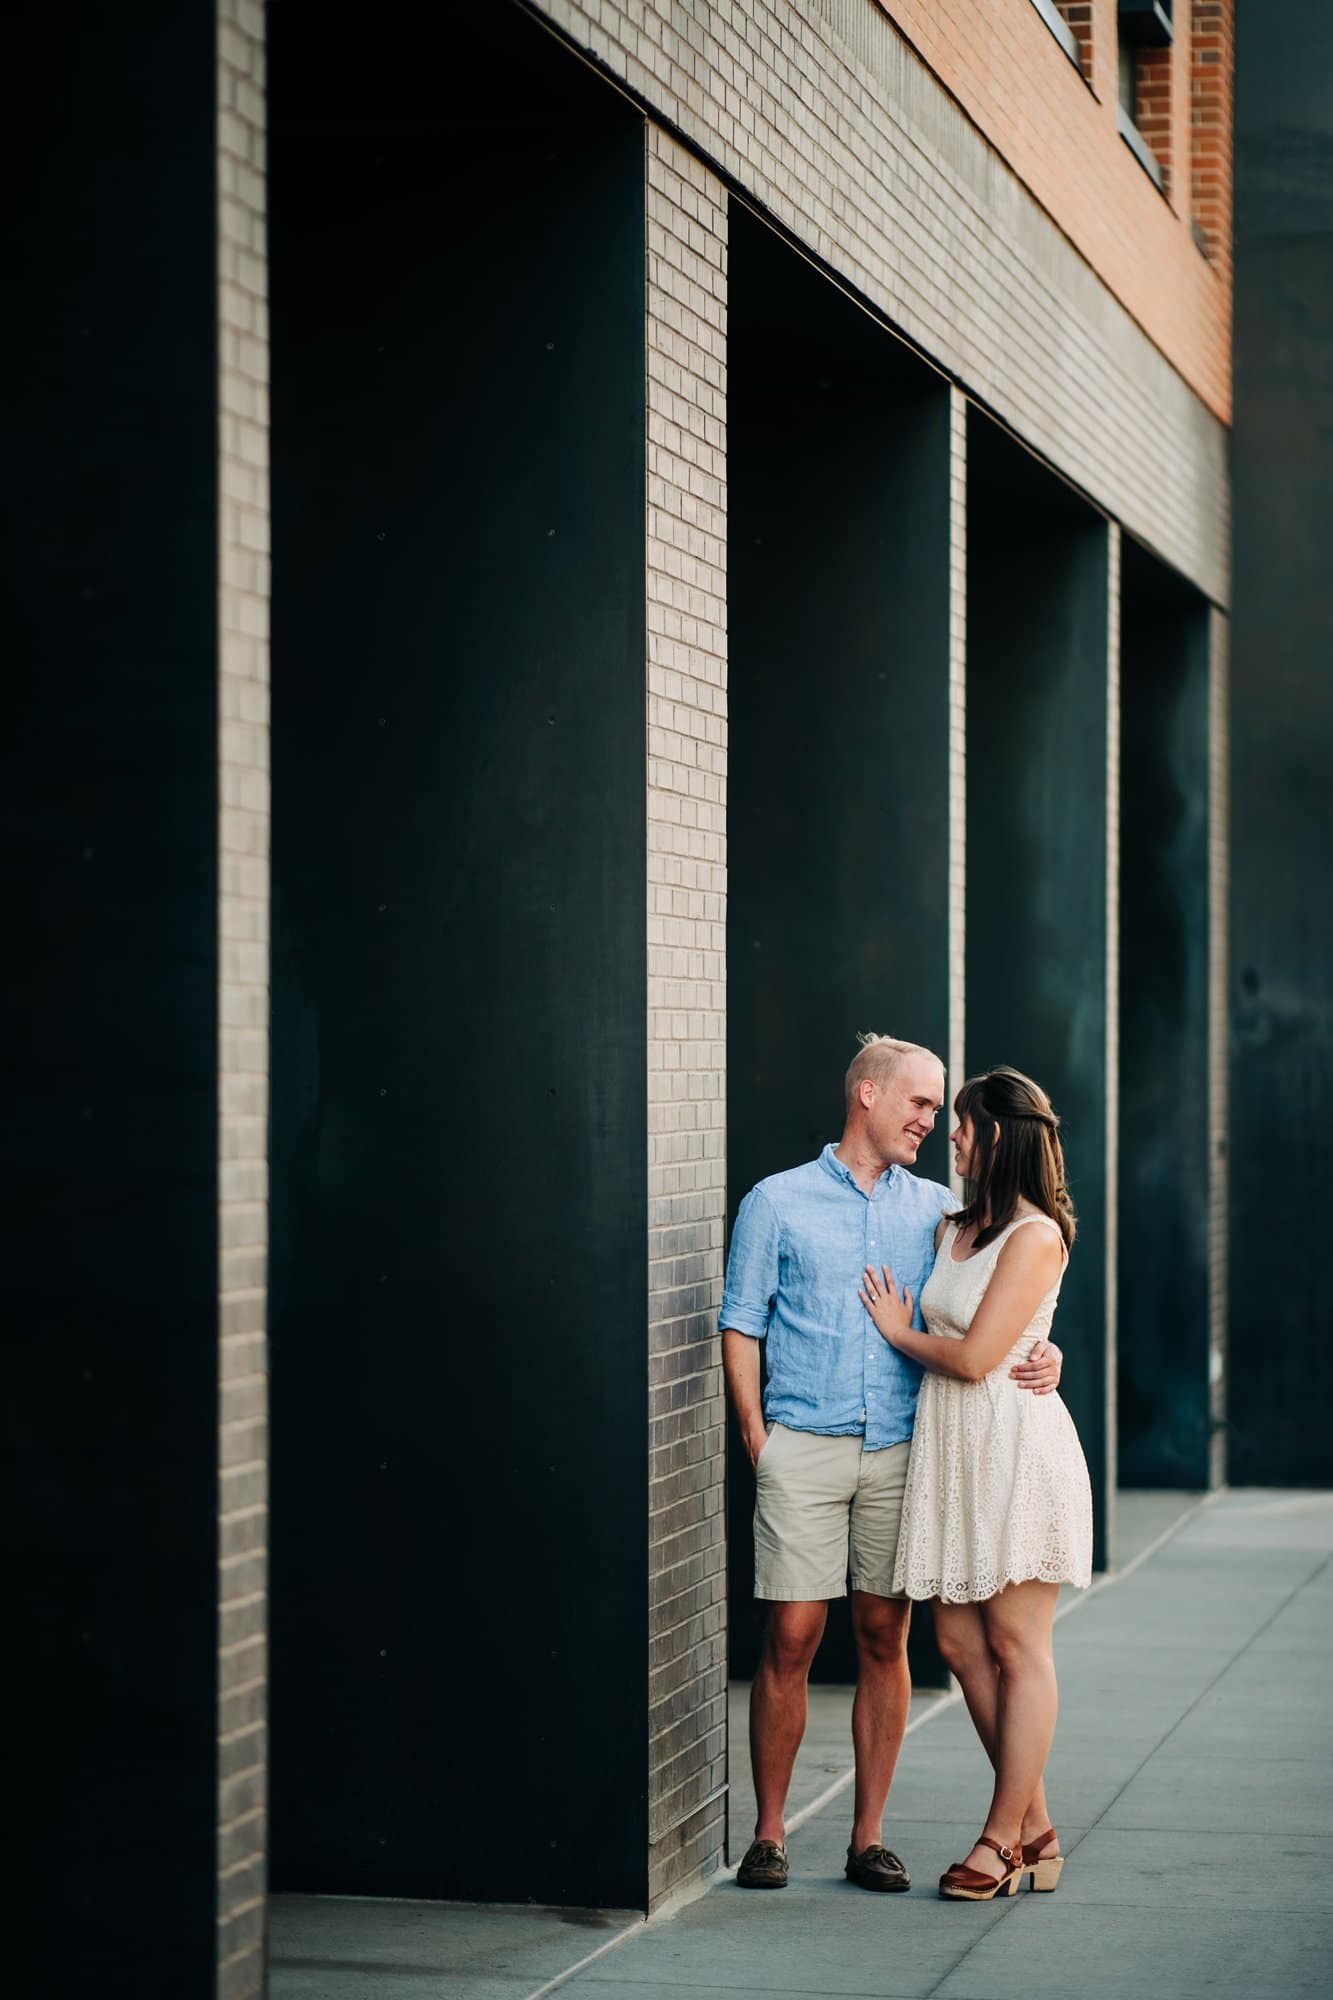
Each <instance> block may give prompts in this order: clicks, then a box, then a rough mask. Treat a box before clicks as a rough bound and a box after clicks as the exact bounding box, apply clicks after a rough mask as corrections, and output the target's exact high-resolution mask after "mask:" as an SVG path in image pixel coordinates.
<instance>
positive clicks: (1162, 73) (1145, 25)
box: [1116, 0, 1175, 194]
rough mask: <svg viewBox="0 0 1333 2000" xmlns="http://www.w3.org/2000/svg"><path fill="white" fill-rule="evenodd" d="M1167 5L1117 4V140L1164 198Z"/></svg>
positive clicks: (1150, 0)
mask: <svg viewBox="0 0 1333 2000" xmlns="http://www.w3.org/2000/svg"><path fill="white" fill-rule="evenodd" d="M1171 7H1172V0H1117V8H1116V23H1117V27H1118V29H1119V45H1118V49H1117V66H1118V88H1117V98H1118V117H1117V123H1118V125H1119V128H1120V136H1121V138H1122V139H1123V140H1124V141H1125V143H1126V145H1127V146H1128V147H1129V149H1130V151H1131V152H1132V153H1133V154H1134V157H1135V158H1136V159H1137V160H1138V162H1139V165H1140V166H1141V167H1142V168H1143V169H1144V171H1145V173H1147V174H1148V175H1149V177H1150V178H1151V179H1152V180H1153V181H1154V182H1155V183H1156V185H1157V186H1158V187H1159V188H1160V189H1161V190H1162V192H1163V194H1169V193H1170V180H1171V45H1172V42H1173V40H1174V38H1175V30H1174V27H1173V25H1172V19H1171Z"/></svg>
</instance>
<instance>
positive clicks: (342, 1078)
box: [271, 6, 648, 1906]
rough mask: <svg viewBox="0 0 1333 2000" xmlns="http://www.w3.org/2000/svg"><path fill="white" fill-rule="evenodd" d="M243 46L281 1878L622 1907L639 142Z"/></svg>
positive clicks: (636, 838)
mask: <svg viewBox="0 0 1333 2000" xmlns="http://www.w3.org/2000/svg"><path fill="white" fill-rule="evenodd" d="M284 12H286V18H284ZM482 12H483V14H485V13H486V10H482ZM312 18H313V19H314V20H315V21H316V23H317V25H316V27H315V29H314V30H313V32H312V31H310V23H311V20H312ZM432 18H434V17H432ZM273 21H274V47H273V91H272V120H273V150H272V181H271V192H272V203H273V250H274V317H273V334H274V350H273V372H274V424H275V462H274V581H275V596H274V641H273V653H274V805H275V846H274V868H275V884H276V904H275V941H274V942H275V959H274V977H275V1002H274V1118H273V1123H274V1134H273V1137H274V1187H273V1263H274V1270H273V1364H272V1365H273V1420H274V1421H273V1453H274V1473H273V1872H274V1880H275V1883H276V1884H277V1885H278V1886H281V1887H291V1888H298V1887H299V1888H305V1889H315V1890H333V1891H341V1892H348V1893H369V1894H388V1895H407V1896H426V1897H449V1898H474V1897H475V1898H496V1899H501V1900H523V1899H525V1898H534V1899H536V1900H538V1901H547V1902H553V1903H570V1904H580V1903H584V1904H596V1903H611V1904H620V1905H634V1904H638V1905H640V1906H642V1905H643V1903H644V1900H645V1894H646V1879H647V1813H646V1802H645V1791H646V1773H647V1581H646V1571H647V1539H646V1537H647V1530H646V1519H647V1445H648V1418H647V1334H646V1298H647V1283H646V1257H647V1215H646V1196H645V1170H644V1160H645V1157H646V1049H645V1036H646V985H645V955H646V942H645V939H646V920H645V890H644V881H645V858H644V857H645V819H644V810H645V809H644V795H645V767H644V741H645V716H644V668H643V662H644V472H643V449H644V346H643V282H644V268H643V231H644V216H643V185H644V181H643V175H644V167H643V138H642V126H641V124H640V122H639V121H638V120H637V119H636V118H635V117H634V116H633V115H632V114H630V113H628V112H627V111H626V110H625V108H624V107H623V106H622V104H621V103H620V101H619V100H618V99H616V98H615V97H614V96H612V95H611V94H610V93H608V92H606V91H605V89H604V88H603V87H602V86H600V85H598V84H597V83H596V82H595V81H594V79H593V78H592V77H591V76H590V75H589V73H588V72H586V71H584V70H583V69H582V68H580V67H579V65H578V64H577V63H574V62H572V60H571V59H570V58H569V57H568V56H567V55H566V54H565V53H564V52H563V51H561V50H560V49H559V48H558V46H557V45H556V44H555V43H553V42H552V41H551V40H550V39H549V38H548V37H546V36H545V35H544V34H543V33H542V31H541V30H539V29H537V28H535V27H533V26H532V25H531V24H530V23H529V22H527V21H525V20H524V19H523V18H522V17H521V16H519V15H517V14H516V13H511V11H510V10H507V9H496V10H490V13H489V14H487V15H486V18H485V19H483V20H480V21H474V22H472V23H471V24H470V25H468V24H462V23H460V22H459V20H457V19H456V18H455V17H453V16H449V17H445V16H440V17H438V19H437V20H436V23H435V25H434V26H433V27H432V26H430V25H428V24H427V25H423V23H426V21H427V17H425V16H423V15H422V14H421V13H420V10H418V9H414V8H407V7H401V8H400V7H393V6H391V7H389V8H387V9H381V10H380V11H379V13H378V14H377V15H376V17H375V20H374V23H373V24H372V25H371V27H370V28H369V29H367V25H366V23H365V20H364V17H362V16H360V15H358V16H357V28H356V32H355V33H351V32H349V33H348V34H347V36H346V39H345V40H340V39H339V38H338V37H337V36H335V35H333V34H332V33H331V32H330V31H329V28H328V26H327V22H326V20H325V17H324V14H323V12H322V10H319V11H317V12H316V13H315V14H314V15H313V16H312V14H311V12H310V11H309V10H302V11H298V13H297V14H296V15H295V16H292V15H291V14H290V12H289V11H286V10H281V9H279V8H278V7H275V8H274V10H273ZM303 26H304V28H305V30H306V32H303ZM318 52H322V61H321V60H320V55H319V53H318ZM312 56H313V57H314V59H313V60H312ZM446 64H447V65H448V66H449V68H450V71H451V74H452V78H453V81H452V83H451V85H450V88H449V91H448V92H446V93H444V94H440V93H439V91H438V89H437V82H438V78H439V76H440V74H441V68H442V65H446ZM450 101H453V102H456V103H457V104H458V105H459V107H460V116H461V117H462V118H463V119H466V120H467V121H469V122H468V123H467V124H466V125H463V124H457V125H452V124H446V123H445V122H444V114H445V112H446V109H447V106H448V104H449V102H450ZM326 121H327V122H326Z"/></svg>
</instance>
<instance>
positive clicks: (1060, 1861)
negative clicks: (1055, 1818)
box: [1023, 1826, 1065, 1894]
mask: <svg viewBox="0 0 1333 2000" xmlns="http://www.w3.org/2000/svg"><path fill="white" fill-rule="evenodd" d="M1054 1839H1055V1828H1054V1827H1053V1826H1048V1827H1047V1829H1046V1831H1045V1833H1039V1834H1038V1835H1037V1838H1036V1839H1035V1840H1027V1841H1024V1843H1023V1873H1024V1874H1025V1875H1026V1876H1027V1877H1028V1887H1029V1889H1034V1890H1037V1891H1039V1892H1040V1893H1042V1894H1049V1893H1050V1891H1051V1890H1052V1889H1055V1888H1058V1886H1059V1882H1060V1871H1061V1869H1062V1868H1063V1867H1064V1865H1065V1857H1064V1855H1063V1854H1048V1855H1046V1856H1045V1857H1044V1858H1043V1856H1042V1851H1041V1850H1042V1848H1043V1847H1045V1845H1046V1843H1047V1841H1048V1840H1054Z"/></svg>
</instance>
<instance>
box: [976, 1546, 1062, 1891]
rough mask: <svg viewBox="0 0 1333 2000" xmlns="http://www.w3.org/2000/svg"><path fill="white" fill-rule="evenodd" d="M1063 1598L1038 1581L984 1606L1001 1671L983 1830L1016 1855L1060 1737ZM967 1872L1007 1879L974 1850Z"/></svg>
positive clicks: (988, 1853) (995, 1860) (986, 1854)
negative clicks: (1055, 1637)
mask: <svg viewBox="0 0 1333 2000" xmlns="http://www.w3.org/2000/svg"><path fill="white" fill-rule="evenodd" d="M1058 1596H1059V1592H1058V1590H1057V1588H1056V1586H1055V1585H1054V1584H1053V1583H1040V1582H1038V1581H1036V1580H1035V1579H1033V1580H1032V1581H1030V1582H1027V1583H1011V1584H1010V1585H1009V1586H1008V1588H1007V1589H1005V1590H1002V1591H1000V1592H999V1594H998V1595H997V1596H995V1597H991V1598H988V1599H987V1600H986V1602H985V1603H984V1604H982V1605H981V1606H980V1607H979V1609H980V1611H981V1616H982V1622H983V1624H984V1627H985V1632H986V1640H987V1644H988V1646H989V1648H990V1651H991V1653H992V1655H993V1656H994V1659H995V1661H996V1664H997V1667H998V1670H999V1672H998V1681H997V1700H996V1722H995V1736H994V1748H993V1752H992V1755H991V1762H992V1764H993V1765H994V1768H995V1789H994V1792H993V1793H992V1795H991V1805H990V1811H989V1812H988V1813H987V1815H986V1824H985V1827H984V1829H983V1831H984V1832H986V1833H988V1834H989V1835H990V1837H991V1839H992V1840H998V1841H999V1842H1000V1843H1001V1845H1002V1846H1005V1847H1012V1848H1017V1847H1018V1845H1019V1844H1020V1842H1021V1840H1022V1837H1023V1832H1024V1822H1025V1820H1028V1819H1029V1817H1030V1815H1031V1813H1032V1809H1033V1806H1034V1804H1035V1803H1036V1801H1037V1799H1038V1798H1039V1796H1041V1785H1042V1772H1043V1771H1044V1770H1045V1768H1046V1759H1047V1757H1048V1756H1049V1755H1050V1748H1051V1739H1052V1738H1053V1736H1054V1735H1055V1718H1056V1711H1057V1708H1058V1694H1057V1690H1056V1683H1055V1660H1054V1656H1053V1654H1052V1651H1051V1626H1052V1623H1053V1621H1054V1618H1055V1606H1056V1600H1057V1598H1058ZM1042 1806H1043V1809H1044V1806H1045V1800H1044V1797H1042ZM1045 1824H1046V1823H1045V1821H1044V1820H1043V1821H1042V1822H1041V1823H1040V1824H1037V1825H1035V1826H1032V1827H1031V1829H1030V1830H1031V1831H1032V1833H1033V1834H1034V1835H1035V1834H1036V1833H1040V1832H1042V1831H1044V1828H1045ZM967 1865H968V1867H970V1868H980V1869H983V1870H984V1871H985V1872H986V1873H987V1874H988V1875H996V1876H998V1875H999V1874H1000V1873H1001V1872H1002V1864H1001V1863H1000V1860H999V1857H998V1856H997V1855H996V1854H994V1853H993V1852H992V1850H991V1849H990V1848H988V1847H974V1848H973V1850H972V1852H971V1854H969V1855H968V1857H967Z"/></svg>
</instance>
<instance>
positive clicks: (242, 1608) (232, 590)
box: [217, 0, 269, 2000]
mask: <svg viewBox="0 0 1333 2000" xmlns="http://www.w3.org/2000/svg"><path fill="white" fill-rule="evenodd" d="M217 24H218V321H219V370H220V379H219V384H218V407H219V438H218V462H219V520H220V547H219V552H218V553H219V568H218V577H219V589H218V635H219V675H218V698H219V772H218V778H219V787H218V789H219V804H220V813H219V828H218V868H219V908H218V930H219V938H218V944H219V991H218V1023H219V1045H218V1070H219V1123H218V1154H219V1158H218V1196H219V1244H220V1268H219V1274H218V1281H219V1317H220V1376H221V1380H220V1392H219V1415H220V1439H219V1467H220V1471H219V1476H220V1498H219V1513H220V1519H219V1551H220V1568H219V1606H218V1612H219V1680H218V1982H217V1991H218V1996H219V2000H241V1996H244V1995H247V1994H258V1993H261V1992H262V1991H263V1989H264V1895H265V1890H264V1876H265V1815H266V1778H267V1740H266V1728H267V1717H266V1706H267V1704H266V1696H267V1543H268V1531H267V1505H268V1435H267V1423H268V1416H267V1409H268V1377H267V1369H266V1352H265V1345H266V1337H265V1279H266V1256H267V1240H268V1008H269V962H268V911H269V883H268V852H269V707H268V694H269V648H268V631H269V627H268V611H269V504H268V320H267V313H268V306H267V296H268V273H267V249H266V241H265V231H266V207H265V179H264V174H265V98H264V10H263V7H262V5H260V4H259V0H219V6H218V15H217Z"/></svg>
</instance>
